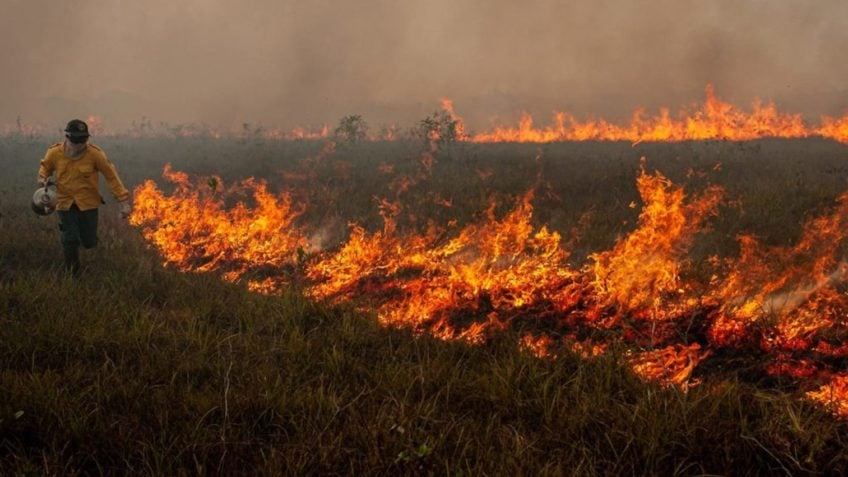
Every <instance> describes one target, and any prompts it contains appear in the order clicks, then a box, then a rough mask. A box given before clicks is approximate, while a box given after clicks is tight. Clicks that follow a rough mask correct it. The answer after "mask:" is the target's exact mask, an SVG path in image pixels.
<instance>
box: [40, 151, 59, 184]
mask: <svg viewBox="0 0 848 477" xmlns="http://www.w3.org/2000/svg"><path fill="white" fill-rule="evenodd" d="M55 170H56V161H55V160H54V159H53V155H52V154H50V151H47V154H45V155H44V159H42V160H41V165H40V166H39V168H38V185H44V184H45V183H46V182H47V179H48V178H50V176H52V175H53V172H54V171H55Z"/></svg>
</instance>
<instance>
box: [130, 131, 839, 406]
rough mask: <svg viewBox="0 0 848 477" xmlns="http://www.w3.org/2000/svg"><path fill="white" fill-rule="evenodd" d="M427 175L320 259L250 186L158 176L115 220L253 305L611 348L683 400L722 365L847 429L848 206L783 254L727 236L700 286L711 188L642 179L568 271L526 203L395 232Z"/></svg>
mask: <svg viewBox="0 0 848 477" xmlns="http://www.w3.org/2000/svg"><path fill="white" fill-rule="evenodd" d="M334 150H335V149H334V148H333V146H332V144H330V145H328V146H327V147H326V148H325V150H324V151H322V152H321V154H319V155H318V156H317V157H315V158H310V159H309V162H308V165H317V164H324V163H325V160H326V159H327V158H328V157H329V156H330V155H331V154H333V151H334ZM435 166H436V163H435V161H434V159H433V156H432V155H431V154H429V153H426V154H424V155H423V156H422V157H421V159H420V161H419V167H418V171H417V172H415V173H414V174H413V175H411V176H408V177H407V176H404V177H405V178H406V179H405V180H402V181H398V182H395V183H392V190H393V191H394V193H395V197H394V198H392V199H386V198H384V199H381V200H380V201H379V202H378V209H379V212H380V215H381V216H382V219H383V226H382V228H380V229H379V230H375V231H369V230H367V229H366V228H365V227H363V226H362V225H359V224H356V223H351V224H350V225H349V230H350V233H349V236H348V238H347V239H346V240H344V241H343V242H342V243H341V244H339V245H338V246H337V247H334V248H331V249H329V250H319V249H320V248H321V247H318V246H316V244H315V243H311V242H310V239H309V238H308V237H319V236H321V235H322V234H321V233H319V232H316V233H312V234H309V233H307V232H306V230H307V227H306V226H305V225H303V224H299V223H298V218H299V217H300V215H301V213H302V212H303V207H297V206H295V205H294V201H293V199H292V195H291V194H289V193H281V194H277V195H275V194H272V193H270V192H269V191H268V190H267V186H266V185H265V183H263V182H262V181H256V180H252V179H248V180H246V181H242V182H241V183H238V184H235V185H232V186H225V185H224V184H223V182H222V181H221V180H220V178H217V177H214V176H213V177H207V178H200V179H197V180H194V181H191V180H189V178H188V176H187V175H186V174H184V173H181V172H176V171H173V170H172V169H171V168H170V167H166V169H165V171H164V176H165V178H166V179H167V180H168V181H169V182H171V183H173V184H175V190H174V192H173V193H172V194H170V195H168V194H165V193H163V192H161V191H160V190H159V189H158V188H157V186H156V185H155V184H154V183H153V182H152V181H147V182H145V183H144V184H142V185H141V186H140V187H139V188H138V189H137V190H136V195H135V198H136V199H135V202H136V206H135V210H134V212H133V215H132V218H131V220H132V223H133V224H135V225H137V226H139V227H140V228H141V230H142V233H143V235H144V237H145V238H146V239H147V240H148V241H149V242H150V243H151V244H153V245H154V246H155V247H156V248H157V249H159V250H160V252H161V253H162V256H163V258H164V261H165V263H166V264H169V265H172V266H175V267H176V268H178V269H180V270H186V271H199V272H203V271H212V270H217V271H219V272H220V273H221V274H222V277H223V278H224V279H226V280H230V281H238V282H242V283H244V284H245V285H246V286H247V287H248V288H250V289H252V290H256V291H261V292H264V293H274V292H277V291H279V290H281V289H283V288H285V287H289V286H298V287H299V288H301V289H303V290H304V293H306V294H307V295H308V296H310V297H312V298H314V299H316V300H327V301H330V302H335V303H339V302H352V303H355V304H356V305H357V306H359V307H361V308H363V309H366V310H374V311H375V313H376V315H377V319H378V320H379V321H380V323H382V324H384V325H385V326H392V327H405V328H410V329H412V330H414V331H415V332H416V333H427V334H430V335H433V336H436V337H439V338H441V339H445V340H461V341H466V342H469V343H482V342H485V341H487V340H489V339H491V338H492V337H494V336H496V335H498V334H500V333H503V332H504V331H505V330H511V329H515V330H520V331H521V336H522V338H521V339H520V342H519V343H517V345H518V346H520V347H521V348H522V349H525V350H527V351H528V352H530V353H532V354H534V355H536V356H539V357H546V358H553V357H556V356H558V355H560V354H561V353H562V352H566V351H567V352H571V353H577V354H580V355H582V356H585V357H592V356H597V355H599V354H603V353H605V352H607V349H609V348H610V347H611V346H614V347H615V349H622V350H624V351H625V356H626V357H627V362H628V363H629V364H630V366H631V368H632V370H633V372H634V373H635V374H636V375H637V376H639V377H641V378H643V379H647V380H652V381H657V382H659V383H661V384H663V385H668V386H677V387H679V388H681V389H684V390H685V389H688V388H689V387H691V386H695V385H697V384H698V383H699V382H700V379H701V377H700V376H699V375H698V373H699V370H702V369H715V368H720V367H721V366H718V367H716V366H713V367H709V366H707V367H706V368H704V367H703V366H702V365H703V364H704V363H709V362H712V360H714V359H727V357H728V356H731V357H735V358H734V359H739V360H746V359H747V360H749V362H751V363H752V366H760V369H761V370H762V372H763V373H764V374H765V375H772V376H785V377H787V378H789V379H794V380H797V381H798V382H799V383H801V385H802V387H803V389H804V390H805V391H807V396H808V397H809V398H810V399H813V400H815V401H817V402H820V403H822V404H824V405H827V406H830V407H832V408H833V409H835V412H837V413H838V414H840V415H845V416H846V417H848V412H846V411H845V409H848V394H846V391H845V390H846V386H848V385H846V384H845V383H846V382H848V378H842V377H839V376H841V375H840V374H839V372H840V369H839V363H840V362H841V361H840V360H843V359H844V358H845V357H848V344H842V343H845V342H848V341H846V337H848V294H846V293H845V291H844V288H845V285H846V281H848V264H846V263H845V261H844V260H843V259H842V257H841V251H842V250H843V248H844V245H845V237H846V234H845V233H844V230H845V229H846V226H848V194H846V195H844V196H842V197H841V198H839V200H838V201H837V202H836V203H835V204H834V206H833V208H832V210H830V211H829V212H827V213H825V214H822V215H821V216H819V217H815V218H812V219H811V220H810V221H809V222H808V223H807V224H805V226H804V227H803V230H802V234H801V237H800V239H799V240H798V242H797V244H795V245H794V246H781V247H765V246H763V245H761V244H760V243H759V242H758V241H757V240H756V239H755V238H753V237H749V236H742V237H740V238H739V244H740V251H739V254H738V256H736V257H727V258H723V259H720V258H714V259H712V260H711V261H710V263H711V267H712V268H713V274H712V275H713V276H712V278H710V279H708V280H707V279H703V278H698V277H699V275H698V274H696V273H692V272H693V270H692V264H691V263H690V262H689V258H688V256H689V248H690V246H691V245H692V242H693V240H694V238H695V237H696V235H697V234H698V233H700V232H702V231H703V230H705V228H706V227H707V224H708V219H709V218H710V217H712V216H713V215H715V214H716V211H717V208H718V206H719V204H720V202H721V200H722V195H723V193H722V190H721V189H720V188H718V187H706V188H705V189H703V190H702V191H701V192H700V193H687V192H686V191H685V190H684V188H683V187H681V186H678V185H675V184H674V183H672V182H671V181H670V180H669V179H668V178H666V177H665V176H664V175H662V174H661V173H660V172H654V173H649V172H647V171H646V170H645V168H644V164H643V167H642V170H641V172H640V174H639V176H638V178H637V181H636V187H637V189H638V192H639V194H640V196H641V201H642V205H641V210H640V212H639V215H638V221H637V226H636V228H635V229H634V230H632V231H631V232H629V233H628V234H627V235H625V236H623V237H621V238H620V239H619V240H618V241H617V242H616V243H615V244H614V246H613V247H612V248H611V249H609V250H606V251H599V252H596V253H594V254H592V255H591V256H590V259H589V260H588V261H587V263H585V264H583V265H582V266H575V265H574V264H572V263H570V260H571V255H570V253H569V252H568V250H567V249H566V248H565V247H564V246H563V243H564V240H563V238H562V236H561V235H560V234H559V233H558V232H556V231H553V230H549V229H548V228H547V227H546V226H544V225H537V224H535V223H534V220H533V212H534V210H533V205H532V203H533V199H534V196H535V193H534V191H532V190H531V191H528V192H526V193H525V194H523V195H521V196H520V197H517V198H515V199H514V203H513V204H512V207H511V208H509V210H507V211H506V212H504V213H498V211H499V210H500V209H501V208H502V207H500V206H501V204H498V203H497V202H495V201H491V202H490V204H489V207H488V208H487V209H486V211H485V214H483V216H482V219H481V220H479V221H478V222H474V223H470V224H467V225H464V226H462V227H457V226H456V225H455V224H454V223H450V224H448V225H447V226H439V225H438V224H435V223H429V224H428V226H427V227H426V229H423V230H422V231H420V232H416V231H414V230H407V229H404V228H402V227H400V226H399V225H398V224H399V219H400V218H401V217H402V216H403V214H404V213H408V212H409V210H407V209H406V207H405V206H404V203H403V200H402V196H403V194H404V191H405V190H407V187H409V183H410V181H412V182H413V183H420V182H422V181H425V180H426V179H427V178H428V177H429V174H430V173H431V170H432V168H434V167H435ZM381 170H383V171H384V173H385V174H390V173H393V170H392V169H391V168H388V167H384V166H381ZM307 180H309V179H308V178H307ZM307 197H308V195H307ZM431 197H432V199H433V200H434V201H435V202H439V201H440V200H443V199H442V198H440V197H439V196H437V195H436V196H431ZM227 204H233V205H231V206H228V205H227ZM634 207H638V205H637V204H634ZM317 240H319V239H318V238H314V239H313V240H312V242H315V241H317ZM320 240H322V241H323V240H324V239H320ZM322 245H323V244H322ZM718 351H720V352H718ZM762 357H767V358H762ZM821 383H826V384H824V385H822V384H821ZM816 386H817V387H816Z"/></svg>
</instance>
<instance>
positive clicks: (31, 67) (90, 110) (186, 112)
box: [0, 0, 848, 130]
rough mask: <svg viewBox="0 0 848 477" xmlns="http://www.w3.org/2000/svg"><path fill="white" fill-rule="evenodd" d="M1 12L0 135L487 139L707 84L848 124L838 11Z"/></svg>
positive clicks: (661, 102) (25, 8)
mask: <svg viewBox="0 0 848 477" xmlns="http://www.w3.org/2000/svg"><path fill="white" fill-rule="evenodd" d="M0 4H2V5H3V9H2V10H3V15H2V16H0V40H2V42H3V44H4V45H5V48H3V49H0V68H2V71H3V83H4V87H3V88H2V90H0V125H2V124H4V123H6V124H8V123H13V122H15V120H16V118H18V117H20V118H22V120H23V121H24V122H28V123H37V124H45V125H50V126H52V125H56V127H57V128H58V127H61V126H62V125H63V124H64V123H65V122H67V120H68V119H70V118H72V117H87V116H89V115H97V116H100V117H101V118H102V121H103V123H104V126H105V127H107V128H108V127H110V126H111V127H112V128H113V129H118V128H124V127H127V126H128V125H129V124H130V123H131V122H132V121H134V120H140V119H141V118H142V117H146V118H148V119H150V120H152V121H154V122H160V121H164V122H168V123H171V124H179V123H193V122H194V123H200V122H203V123H207V124H210V125H213V126H216V127H222V128H227V127H236V126H237V125H241V124H242V123H244V122H249V123H252V124H262V125H265V126H267V127H283V128H289V127H294V126H298V125H302V126H310V125H320V124H323V123H327V124H331V125H333V124H335V123H336V122H337V121H338V119H339V118H341V117H342V116H344V115H348V114H361V115H363V117H364V118H365V119H366V120H367V121H368V123H369V124H371V125H372V126H378V125H391V124H396V125H401V126H403V125H409V124H413V123H414V122H416V121H417V120H419V119H421V118H423V117H425V116H426V115H428V114H431V113H432V112H434V111H435V110H437V109H438V107H439V102H440V100H441V99H442V98H450V99H452V100H453V101H454V104H455V107H456V110H457V113H458V114H459V115H460V116H462V117H464V118H465V120H466V122H467V124H468V125H469V126H470V127H471V128H472V129H476V130H483V129H486V128H487V127H488V126H490V125H491V124H494V123H497V124H512V123H513V122H514V121H516V119H517V118H518V116H519V115H520V113H522V112H529V113H531V114H533V115H534V116H535V117H536V118H537V120H538V121H539V122H545V121H546V120H547V119H549V118H550V117H551V116H552V114H553V112H554V111H569V112H572V113H574V114H576V115H577V116H578V117H579V118H588V117H595V118H597V117H605V118H609V119H613V120H617V119H624V118H627V117H629V115H630V113H631V112H632V111H633V109H635V108H637V107H644V108H646V109H647V110H648V111H649V112H652V111H656V110H657V109H658V108H659V107H661V106H668V107H671V108H672V110H677V109H678V108H680V107H686V106H689V105H691V104H692V103H695V102H700V101H702V100H703V98H704V88H705V86H706V84H707V83H711V84H713V85H714V86H715V89H716V92H717V94H718V96H719V97H720V98H721V99H724V100H727V101H730V102H733V103H734V104H737V105H739V106H742V107H745V108H748V107H749V106H750V104H751V102H752V101H753V99H754V98H756V97H759V98H762V99H763V100H766V101H769V100H772V101H775V102H776V103H777V105H778V107H779V108H780V109H781V110H785V111H790V112H798V113H802V114H804V117H805V118H807V119H808V120H810V121H814V122H815V121H817V120H818V117H819V116H820V115H822V114H827V115H842V114H844V113H845V112H846V111H848V54H846V53H845V52H846V51H848V28H846V26H848V2H846V1H845V0H816V1H800V0H798V1H796V0H734V1H730V0H709V1H704V0H700V1H691V0H632V1H624V0H619V1H611V0H560V1H552V0H535V1H533V0H528V1H522V2H518V1H505V0H428V1H400V0H394V1H392V0H356V1H353V0H348V1H343V0H336V1H329V0H309V1H306V0H241V1H238V2H234V1H223V0H144V1H139V0H74V1H57V0H0Z"/></svg>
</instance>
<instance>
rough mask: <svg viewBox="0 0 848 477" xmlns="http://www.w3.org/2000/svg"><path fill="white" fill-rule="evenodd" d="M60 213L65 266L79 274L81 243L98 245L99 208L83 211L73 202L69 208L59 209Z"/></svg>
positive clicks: (88, 245) (89, 245)
mask: <svg viewBox="0 0 848 477" xmlns="http://www.w3.org/2000/svg"><path fill="white" fill-rule="evenodd" d="M58 213H59V230H60V231H61V232H62V248H63V249H64V252H65V267H67V268H68V270H70V271H71V272H73V273H74V274H77V273H79V271H80V260H79V247H80V245H82V246H83V247H85V248H94V247H95V246H96V245H97V209H91V210H85V211H83V210H80V209H79V207H77V204H72V205H71V208H70V209H69V210H59V211H58Z"/></svg>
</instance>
